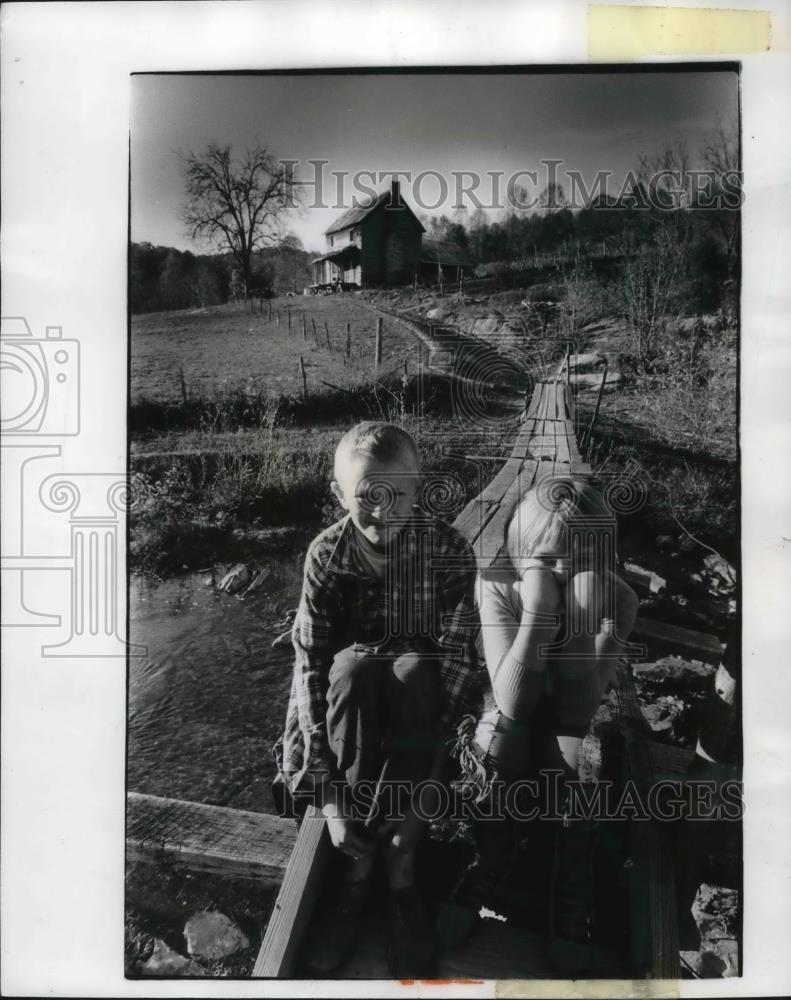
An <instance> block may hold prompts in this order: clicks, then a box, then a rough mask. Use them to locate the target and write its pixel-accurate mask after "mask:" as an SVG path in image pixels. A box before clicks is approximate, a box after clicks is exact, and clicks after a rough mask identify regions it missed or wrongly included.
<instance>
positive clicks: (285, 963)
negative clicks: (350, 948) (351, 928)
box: [253, 805, 332, 979]
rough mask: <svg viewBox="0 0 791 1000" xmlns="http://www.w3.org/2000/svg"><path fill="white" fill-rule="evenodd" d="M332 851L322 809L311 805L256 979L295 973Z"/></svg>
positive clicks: (258, 960)
mask: <svg viewBox="0 0 791 1000" xmlns="http://www.w3.org/2000/svg"><path fill="white" fill-rule="evenodd" d="M331 851H332V845H331V843H330V840H329V837H328V835H327V830H326V823H325V820H324V817H323V816H322V814H321V811H320V810H319V809H317V808H316V807H315V806H312V805H311V806H308V808H307V811H306V813H305V817H304V819H303V820H302V823H301V824H300V827H299V833H298V834H297V839H296V843H295V845H294V850H293V852H292V854H291V858H290V860H289V862H288V868H286V873H285V876H284V877H283V884H282V885H281V887H280V892H279V893H278V896H277V899H276V900H275V906H274V909H273V911H272V916H271V917H270V919H269V924H268V926H267V928H266V934H265V935H264V940H263V941H262V942H261V948H260V950H259V952H258V957H257V958H256V960H255V966H254V968H253V977H254V978H267V979H269V978H274V977H281V976H289V975H291V973H292V971H293V964H294V958H295V956H296V953H297V949H298V948H299V945H300V943H301V941H302V936H303V934H304V932H305V929H306V927H307V924H308V921H309V920H310V915H311V913H312V911H313V905H314V902H315V899H316V895H317V893H318V890H319V886H320V883H321V876H322V872H323V871H324V868H325V866H326V863H327V859H328V857H329V855H330V852H331Z"/></svg>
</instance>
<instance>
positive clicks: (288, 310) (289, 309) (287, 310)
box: [286, 306, 291, 333]
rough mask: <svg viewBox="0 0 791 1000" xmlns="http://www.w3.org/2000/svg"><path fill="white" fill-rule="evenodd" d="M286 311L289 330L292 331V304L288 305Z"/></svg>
mask: <svg viewBox="0 0 791 1000" xmlns="http://www.w3.org/2000/svg"><path fill="white" fill-rule="evenodd" d="M286 312H287V313H288V332H289V333H291V306H286Z"/></svg>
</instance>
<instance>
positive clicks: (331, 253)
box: [311, 243, 360, 264]
mask: <svg viewBox="0 0 791 1000" xmlns="http://www.w3.org/2000/svg"><path fill="white" fill-rule="evenodd" d="M359 249H360V248H359V247H358V246H357V245H356V244H355V243H347V244H346V246H345V247H336V248H335V249H334V250H328V251H327V252H326V253H323V254H322V255H321V257H314V258H313V260H312V261H311V264H318V263H319V262H320V261H322V260H332V258H333V257H340V256H342V255H343V254H345V253H347V252H348V251H349V250H359Z"/></svg>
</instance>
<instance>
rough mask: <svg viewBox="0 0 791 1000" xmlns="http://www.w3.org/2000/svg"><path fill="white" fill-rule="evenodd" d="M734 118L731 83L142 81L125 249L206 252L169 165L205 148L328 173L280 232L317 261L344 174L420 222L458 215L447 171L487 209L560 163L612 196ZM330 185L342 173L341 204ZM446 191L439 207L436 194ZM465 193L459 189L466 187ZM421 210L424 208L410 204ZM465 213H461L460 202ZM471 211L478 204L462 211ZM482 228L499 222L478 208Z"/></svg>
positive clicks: (306, 172) (532, 77)
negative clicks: (672, 147)
mask: <svg viewBox="0 0 791 1000" xmlns="http://www.w3.org/2000/svg"><path fill="white" fill-rule="evenodd" d="M737 119H738V76H737V74H736V73H735V72H732V71H712V70H711V69H710V68H708V67H707V68H706V70H705V71H698V70H695V71H692V72H670V71H665V72H662V71H656V70H654V71H651V72H643V71H641V72H630V73H613V72H607V73H572V72H566V73H558V72H553V73H518V74H514V73H486V74H483V73H480V72H475V73H469V74H462V73H452V72H446V71H441V72H437V73H431V74H426V75H424V74H415V73H404V74H401V73H399V74H394V73H378V74H339V75H331V74H320V73H317V74H310V75H285V76H278V75H271V76H267V75H250V76H242V75H240V76H234V75H231V74H229V75H203V76H201V75H187V74H184V75H180V74H179V75H150V76H133V77H132V108H131V122H130V128H131V237H132V240H133V241H134V242H144V241H146V242H150V243H153V244H158V245H162V246H172V247H177V248H179V249H189V250H192V251H193V252H206V251H207V250H208V249H209V248H208V247H207V246H206V245H205V244H201V243H193V242H192V241H191V240H190V239H189V235H188V234H187V233H186V232H185V229H184V226H183V224H182V223H181V222H180V220H179V209H180V206H181V202H182V199H183V180H182V176H181V173H180V168H179V153H180V152H188V151H191V152H199V151H201V150H203V149H205V148H206V146H207V145H208V144H209V143H210V142H215V143H219V144H220V145H226V144H229V145H230V146H231V147H232V149H233V150H242V149H244V147H245V146H252V145H254V144H255V143H256V142H257V141H261V142H263V143H264V144H265V145H266V146H267V147H268V148H269V150H270V151H271V152H272V153H273V154H275V156H276V157H278V158H279V159H284V160H285V159H288V160H297V161H299V166H298V167H297V168H296V169H297V173H298V176H300V177H302V178H303V179H307V180H311V181H312V180H313V179H314V178H315V177H316V173H317V169H314V168H313V167H311V166H310V165H309V162H308V161H310V160H325V161H327V164H326V166H325V167H324V168H323V174H322V181H323V187H322V195H323V197H322V198H321V200H322V201H323V202H325V203H326V207H319V206H318V205H317V204H316V202H317V201H318V200H319V199H318V198H317V189H316V188H315V187H314V186H311V187H309V188H307V189H306V195H307V200H306V205H305V207H303V209H302V210H301V211H300V212H299V213H298V214H297V213H292V214H291V215H290V216H289V217H287V218H286V219H284V225H285V228H286V229H288V230H289V231H291V232H294V233H296V234H297V235H298V236H299V237H300V239H301V240H302V242H303V244H304V245H305V247H306V249H308V250H315V251H320V250H323V249H324V248H325V238H324V236H323V233H324V230H325V229H326V228H327V227H328V226H329V225H330V224H331V223H332V222H333V221H334V220H335V219H337V218H338V216H339V215H340V214H341V212H342V210H343V207H344V206H345V207H348V206H349V205H350V204H351V201H350V199H351V198H352V197H353V196H354V195H355V193H357V195H358V197H360V196H361V194H360V191H361V189H362V188H363V187H369V188H370V187H374V188H375V189H376V190H382V189H383V188H384V187H385V186H387V185H389V179H388V178H382V179H381V180H380V182H379V183H372V182H371V178H370V177H364V178H362V179H361V180H360V181H359V183H358V184H357V186H356V187H355V184H354V181H353V180H352V175H353V174H355V172H359V171H363V170H369V171H375V172H377V173H380V172H381V173H387V172H389V171H410V172H411V175H412V180H411V181H410V180H408V179H402V181H401V186H402V193H403V194H404V196H405V198H406V200H407V202H408V203H409V204H410V205H411V206H412V207H413V209H415V210H416V211H418V212H421V211H425V212H426V214H429V215H439V214H442V213H444V214H446V215H449V216H452V215H453V214H454V206H455V202H456V198H455V192H456V190H457V184H456V181H455V180H454V172H456V173H458V172H460V171H471V172H475V173H477V174H478V175H479V176H480V177H481V178H482V181H481V184H480V187H479V188H478V189H477V195H478V197H479V199H480V200H481V201H482V202H483V204H484V205H487V206H488V205H490V204H491V203H492V201H493V200H494V199H493V193H494V187H493V182H492V180H491V179H490V178H489V177H488V176H487V175H488V174H490V173H491V172H497V171H502V172H503V175H504V179H503V180H500V181H499V186H500V188H501V189H502V188H504V187H505V185H506V183H507V180H508V178H509V177H511V176H513V175H515V174H516V173H517V172H519V171H524V170H534V171H536V172H537V177H536V181H535V182H534V181H533V179H532V178H530V177H527V176H521V177H520V178H519V182H520V183H522V184H523V185H524V186H525V187H526V188H527V189H528V191H529V193H530V194H531V195H536V196H537V195H538V193H539V192H540V190H541V188H542V187H543V186H544V183H545V182H546V180H548V179H552V178H551V174H550V170H551V168H549V167H547V166H546V165H544V163H542V161H547V160H561V161H563V162H562V164H561V165H560V166H559V167H558V168H557V170H558V172H559V174H558V178H557V179H558V180H559V181H560V182H561V183H563V185H564V188H565V189H566V190H567V193H568V191H569V184H568V179H567V178H566V177H565V176H564V171H565V170H566V169H571V170H576V171H579V172H580V173H581V175H582V177H583V179H584V182H585V184H586V186H587V187H588V188H590V186H591V185H592V184H593V181H594V178H595V176H596V173H597V172H598V171H601V170H607V171H612V173H613V176H614V183H615V185H616V186H617V184H618V183H619V180H620V181H622V179H623V178H624V176H625V175H626V174H627V172H628V171H629V170H630V169H632V168H634V167H635V166H636V164H637V160H638V157H639V155H640V154H641V153H644V154H647V155H649V156H650V155H652V154H654V153H657V152H658V151H659V150H660V149H661V148H662V147H663V146H664V145H665V144H666V143H668V142H672V141H675V140H681V141H684V142H686V144H687V146H688V148H689V150H690V153H691V154H692V156H693V166H694V165H695V163H694V160H695V158H696V156H697V153H698V151H699V149H700V146H701V140H702V138H703V136H704V134H705V133H706V132H707V131H711V130H712V129H713V128H715V127H716V125H717V124H718V122H724V123H726V124H727V123H735V122H736V121H737ZM332 171H344V172H347V174H348V179H347V180H345V182H344V187H343V189H342V194H341V197H340V200H339V199H338V197H337V193H336V192H337V182H336V180H335V178H334V177H333V176H332V173H331V172H332ZM424 171H431V172H437V174H439V175H441V178H443V179H444V181H445V184H446V185H447V197H446V198H445V199H444V200H443V198H442V196H443V194H444V191H443V186H442V181H441V180H440V179H438V178H437V176H436V175H435V174H433V173H428V174H425V175H424V176H423V177H422V178H421V179H420V180H419V181H417V182H416V179H417V177H418V175H419V174H421V172H424ZM471 183H472V182H471V180H469V179H468V180H466V181H465V184H466V185H467V186H469V185H470V184H471ZM420 202H422V206H423V207H421V204H420ZM468 204H469V202H468ZM470 208H474V205H470ZM487 214H489V215H490V216H491V217H492V218H494V217H497V216H498V215H500V216H501V215H502V211H500V212H499V213H498V212H496V211H495V210H494V209H487Z"/></svg>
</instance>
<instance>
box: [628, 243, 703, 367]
mask: <svg viewBox="0 0 791 1000" xmlns="http://www.w3.org/2000/svg"><path fill="white" fill-rule="evenodd" d="M685 253H686V246H685V245H684V242H683V240H682V239H681V238H680V237H679V233H678V231H677V230H676V229H675V228H674V227H673V226H667V227H660V228H658V229H657V230H656V232H655V233H654V235H653V237H652V238H651V239H650V240H647V241H643V242H642V243H641V244H640V246H639V247H638V249H637V252H636V253H633V254H631V255H630V256H629V257H628V258H627V259H626V261H625V263H624V270H623V276H622V278H621V280H620V281H619V282H618V283H617V284H616V285H615V287H614V300H615V302H616V305H617V308H618V311H619V313H620V314H621V315H622V316H623V318H624V319H625V320H626V322H627V324H628V325H629V329H630V332H631V338H632V346H633V349H634V353H635V355H636V357H637V360H638V362H639V364H640V365H641V367H642V369H643V371H650V370H651V366H652V364H653V362H654V359H655V358H656V355H657V349H658V346H659V341H660V339H661V336H662V334H663V333H664V331H665V327H666V325H667V321H668V318H669V314H670V312H671V305H672V302H673V298H674V292H675V290H676V285H677V281H678V277H679V275H680V274H681V272H682V269H683V263H684V257H685Z"/></svg>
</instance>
